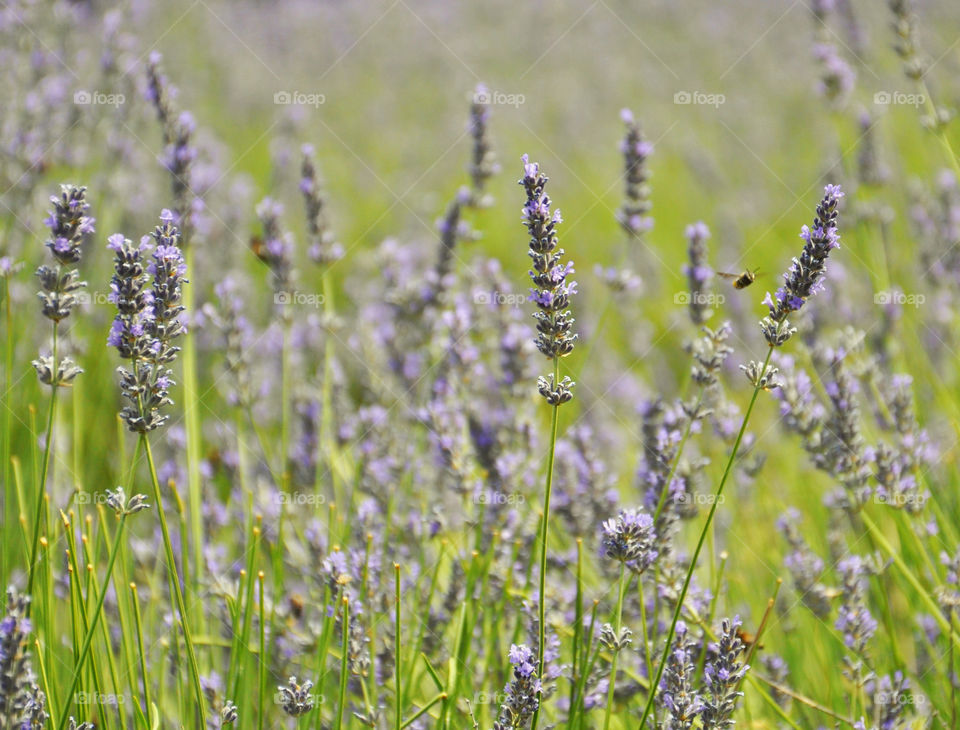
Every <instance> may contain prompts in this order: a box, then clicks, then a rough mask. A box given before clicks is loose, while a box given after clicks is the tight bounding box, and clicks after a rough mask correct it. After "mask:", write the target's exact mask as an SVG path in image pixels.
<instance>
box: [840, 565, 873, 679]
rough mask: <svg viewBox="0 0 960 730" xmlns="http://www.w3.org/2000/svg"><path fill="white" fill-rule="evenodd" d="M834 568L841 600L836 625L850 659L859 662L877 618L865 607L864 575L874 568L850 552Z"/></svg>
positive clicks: (865, 583) (866, 575) (851, 661)
mask: <svg viewBox="0 0 960 730" xmlns="http://www.w3.org/2000/svg"><path fill="white" fill-rule="evenodd" d="M837 570H838V571H839V572H840V576H841V578H842V584H841V595H842V599H841V603H840V611H839V613H838V615H837V621H836V624H835V626H836V629H837V631H839V632H840V633H842V634H843V643H844V644H845V645H846V647H847V648H848V649H850V650H851V652H852V653H853V654H854V655H855V657H856V658H850V659H849V662H850V663H852V664H859V663H860V662H861V661H862V660H861V657H863V656H865V654H866V650H867V644H868V643H869V641H870V639H871V638H873V635H874V634H875V633H876V631H877V621H876V619H874V618H873V615H872V614H871V613H870V610H869V609H868V608H867V577H868V576H869V575H870V574H871V572H874V569H873V567H872V566H871V564H870V563H869V562H868V561H867V560H865V559H864V558H862V557H861V556H859V555H851V556H848V557H846V558H843V559H842V560H841V561H840V563H839V564H838V565H837Z"/></svg>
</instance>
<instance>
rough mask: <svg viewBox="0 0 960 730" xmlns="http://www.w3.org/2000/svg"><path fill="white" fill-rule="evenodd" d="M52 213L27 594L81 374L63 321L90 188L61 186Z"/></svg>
mask: <svg viewBox="0 0 960 730" xmlns="http://www.w3.org/2000/svg"><path fill="white" fill-rule="evenodd" d="M50 202H51V203H52V204H53V210H52V211H50V214H49V215H48V217H47V219H46V220H45V221H44V224H45V225H46V226H47V227H48V228H49V229H50V237H49V238H48V239H47V242H46V246H47V248H48V249H50V253H51V255H52V256H53V258H54V265H53V266H46V265H44V266H41V267H40V268H38V269H37V278H39V279H40V291H39V292H38V293H37V296H38V297H39V298H40V302H41V310H42V312H43V316H44V317H46V318H47V319H49V320H50V321H51V322H53V341H52V349H51V353H50V355H48V356H43V355H41V356H40V357H39V358H38V359H36V360H34V361H33V367H34V369H35V370H36V371H37V376H38V377H39V378H40V382H41V383H43V384H44V385H49V386H50V408H49V411H48V412H47V430H46V442H45V443H44V447H43V462H42V465H41V467H40V477H39V480H38V482H37V501H36V504H37V507H36V510H35V511H34V516H33V535H32V538H31V540H32V542H31V545H30V564H29V566H28V576H29V577H28V578H27V594H28V595H30V594H31V592H32V590H33V578H34V568H35V565H34V564H35V563H36V560H37V546H38V545H39V540H40V522H41V517H42V515H43V503H44V500H43V498H44V495H45V494H46V488H47V474H48V473H49V470H50V453H51V452H50V450H51V444H52V443H53V421H54V414H55V413H56V408H57V393H58V392H59V389H60V388H61V387H68V386H69V385H70V384H71V383H72V382H73V380H74V378H76V377H77V375H79V374H80V372H81V370H80V368H78V367H77V366H76V365H75V364H74V363H73V361H72V360H71V359H70V358H69V357H65V358H63V359H59V353H58V345H59V334H60V323H61V322H62V321H63V320H65V319H66V318H67V317H69V316H70V312H72V311H73V308H74V307H76V306H77V302H78V298H77V297H78V295H79V294H80V291H81V290H82V289H83V288H84V287H85V286H86V282H84V281H80V274H79V272H78V271H77V270H76V269H74V268H68V267H72V266H75V265H76V264H78V263H79V262H80V255H81V244H82V243H83V241H84V239H85V237H86V236H88V235H89V234H91V233H93V231H94V223H95V222H96V221H95V219H94V218H92V217H91V216H90V215H89V212H90V204H89V203H88V202H87V189H86V188H84V187H76V186H74V185H61V186H60V195H59V196H57V195H54V196H51V198H50Z"/></svg>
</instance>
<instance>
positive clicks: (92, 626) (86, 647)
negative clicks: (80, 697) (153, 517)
mask: <svg viewBox="0 0 960 730" xmlns="http://www.w3.org/2000/svg"><path fill="white" fill-rule="evenodd" d="M126 521H127V515H126V513H124V514H121V515H120V525H119V526H118V527H117V536H116V537H115V538H114V539H113V546H112V547H111V548H110V558H109V559H108V561H107V576H106V578H104V581H103V587H102V588H101V589H100V595H99V596H97V606H96V608H95V609H94V610H93V615H92V616H91V618H90V623H89V625H88V626H87V631H86V635H85V636H84V637H83V644H82V645H81V647H80V655H79V656H78V657H77V664H76V666H75V667H74V669H73V679H71V680H70V689H69V690H67V694H66V695H64V710H63V714H62V715H60V723H59V724H58V725H57V728H58V730H64V728H65V727H66V726H67V716H68V715H69V714H70V713H69V712H68V711H67V708H69V707H70V705H71V704H72V702H73V695H74V693H75V692H76V691H77V685H78V684H79V683H80V675H81V674H82V672H83V663H84V661H86V658H87V654H88V653H89V652H90V644H92V643H93V635H94V634H95V633H96V630H97V621H98V620H99V619H100V613H101V611H102V610H103V601H104V599H106V597H107V589H108V588H109V587H110V574H111V573H112V572H113V564H114V563H115V562H116V560H117V554H118V553H119V552H120V541H121V540H122V538H123V526H124V523H125V522H126ZM78 577H79V576H78Z"/></svg>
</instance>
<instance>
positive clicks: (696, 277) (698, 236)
mask: <svg viewBox="0 0 960 730" xmlns="http://www.w3.org/2000/svg"><path fill="white" fill-rule="evenodd" d="M686 237H687V257H688V258H689V260H690V263H688V264H684V266H683V273H684V274H685V275H686V277H687V288H688V290H689V291H687V297H688V310H689V312H690V320H691V321H692V322H693V323H694V324H698V325H699V324H703V323H704V322H706V321H707V319H709V317H710V315H711V314H712V313H713V312H712V310H711V309H710V297H709V296H708V290H707V285H708V284H709V282H710V280H711V279H712V278H713V270H712V269H711V268H710V266H709V263H708V261H707V239H708V238H710V229H709V228H707V224H706V223H703V222H697V223H691V224H690V225H689V226H687V229H686Z"/></svg>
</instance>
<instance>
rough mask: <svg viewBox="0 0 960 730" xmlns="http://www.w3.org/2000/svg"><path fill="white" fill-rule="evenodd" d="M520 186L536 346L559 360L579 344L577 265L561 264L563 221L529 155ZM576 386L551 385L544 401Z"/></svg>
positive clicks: (538, 166)
mask: <svg viewBox="0 0 960 730" xmlns="http://www.w3.org/2000/svg"><path fill="white" fill-rule="evenodd" d="M520 184H521V185H523V187H524V189H525V190H526V192H527V203H526V205H524V206H523V221H524V223H525V224H526V226H527V230H528V231H529V233H530V250H529V252H528V253H529V256H530V259H531V260H532V261H533V270H532V271H530V278H531V279H532V281H533V287H534V288H532V289H531V290H530V299H531V300H532V301H533V302H534V303H535V304H536V305H537V307H538V309H539V311H537V312H535V313H534V317H535V319H536V320H537V333H538V334H537V338H536V340H535V343H536V345H537V349H538V350H540V352H541V353H542V354H543V355H544V356H545V357H547V358H550V359H552V360H556V359H558V358H561V357H566V356H567V355H569V354H570V353H571V352H573V346H574V344H575V343H576V341H577V335H576V334H573V333H571V327H572V326H573V322H574V320H573V317H572V316H571V315H570V310H569V309H567V307H568V305H569V303H570V296H571V295H572V294H576V292H577V282H575V281H571V282H568V281H567V276H568V275H569V274H572V273H573V262H567V263H566V264H562V263H561V258H562V257H563V249H562V248H557V236H556V233H555V231H556V227H557V226H558V225H559V224H560V223H561V222H562V220H563V219H562V218H561V217H560V211H559V210H557V211H554V212H553V213H551V212H550V197H549V196H548V195H547V194H546V192H544V188H545V187H546V184H547V176H546V175H544V174H542V173H541V172H540V165H538V164H537V163H535V162H530V161H529V158H528V157H527V155H524V156H523V178H522V179H521V180H520ZM572 385H573V383H570V382H567V383H566V384H564V383H560V384H559V386H560V387H559V388H557V387H555V386H553V385H551V386H550V387H549V388H547V394H545V395H544V397H545V398H548V400H550V397H551V396H552V394H554V393H562V389H563V387H566V388H567V390H568V391H569V388H570V386H572ZM542 392H543V390H541V393H542ZM555 400H556V399H555ZM566 400H569V398H567V399H566ZM561 402H565V401H561V400H557V401H556V402H555V403H552V404H551V405H556V406H558V405H560V403H561Z"/></svg>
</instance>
